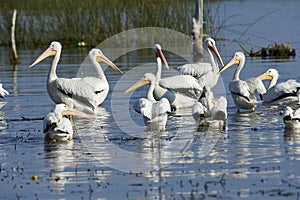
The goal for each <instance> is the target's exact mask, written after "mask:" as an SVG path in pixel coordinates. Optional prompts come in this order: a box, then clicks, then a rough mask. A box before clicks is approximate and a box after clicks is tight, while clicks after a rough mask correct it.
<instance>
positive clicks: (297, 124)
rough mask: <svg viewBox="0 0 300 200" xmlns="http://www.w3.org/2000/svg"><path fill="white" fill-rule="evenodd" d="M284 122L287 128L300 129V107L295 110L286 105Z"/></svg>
mask: <svg viewBox="0 0 300 200" xmlns="http://www.w3.org/2000/svg"><path fill="white" fill-rule="evenodd" d="M283 122H284V123H285V128H286V129H300V108H297V109H296V110H295V111H294V110H293V109H292V108H291V107H289V106H286V108H285V112H284V117H283Z"/></svg>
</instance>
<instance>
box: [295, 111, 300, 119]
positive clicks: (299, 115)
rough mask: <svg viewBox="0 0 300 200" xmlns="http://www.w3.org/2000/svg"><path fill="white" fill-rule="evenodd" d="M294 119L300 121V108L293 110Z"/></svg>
mask: <svg viewBox="0 0 300 200" xmlns="http://www.w3.org/2000/svg"><path fill="white" fill-rule="evenodd" d="M294 117H295V118H298V119H300V108H298V109H296V110H295V112H294Z"/></svg>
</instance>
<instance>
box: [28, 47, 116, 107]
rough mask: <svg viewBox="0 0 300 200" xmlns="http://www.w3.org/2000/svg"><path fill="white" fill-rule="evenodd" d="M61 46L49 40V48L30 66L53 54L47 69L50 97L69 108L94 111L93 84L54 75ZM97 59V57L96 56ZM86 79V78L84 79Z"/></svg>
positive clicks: (96, 98) (96, 101)
mask: <svg viewBox="0 0 300 200" xmlns="http://www.w3.org/2000/svg"><path fill="white" fill-rule="evenodd" d="M61 49H62V46H61V44H60V43H59V42H56V41H54V42H51V44H50V46H49V48H48V49H47V50H45V51H44V52H43V53H42V54H41V55H40V56H39V57H38V58H37V59H36V60H35V61H34V62H33V63H32V64H31V65H30V66H29V68H31V67H33V66H34V65H36V64H37V63H39V62H41V61H42V60H44V59H45V58H47V57H49V56H54V59H53V62H52V65H51V67H50V69H49V73H48V80H47V91H48V94H49V96H50V97H51V99H52V100H53V101H54V102H55V103H56V104H59V103H65V104H66V105H68V106H69V107H71V108H76V109H78V110H80V111H83V112H87V113H94V110H95V108H96V107H97V106H98V105H97V104H98V102H99V99H98V97H97V91H95V86H94V87H93V86H91V85H90V84H87V81H82V79H78V78H74V79H68V78H58V77H57V75H56V67H57V63H58V61H59V59H60V55H61ZM97 59H99V58H97ZM102 60H103V61H104V62H107V64H109V65H110V66H111V67H112V68H115V66H114V65H113V64H111V62H108V60H107V59H106V58H102ZM85 80H86V79H85Z"/></svg>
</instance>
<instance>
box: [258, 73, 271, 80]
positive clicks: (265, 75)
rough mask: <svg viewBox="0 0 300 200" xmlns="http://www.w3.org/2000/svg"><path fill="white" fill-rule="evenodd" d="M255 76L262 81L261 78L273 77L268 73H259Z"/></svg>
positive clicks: (268, 78) (269, 78)
mask: <svg viewBox="0 0 300 200" xmlns="http://www.w3.org/2000/svg"><path fill="white" fill-rule="evenodd" d="M257 78H258V79H260V80H262V81H263V80H270V81H271V80H272V79H273V77H272V76H270V75H269V74H268V73H263V74H261V75H259V76H258V77H257Z"/></svg>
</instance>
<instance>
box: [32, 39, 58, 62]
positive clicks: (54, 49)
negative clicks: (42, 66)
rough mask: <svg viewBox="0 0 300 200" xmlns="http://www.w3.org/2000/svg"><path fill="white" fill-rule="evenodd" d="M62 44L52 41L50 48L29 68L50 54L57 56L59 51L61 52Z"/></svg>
mask: <svg viewBox="0 0 300 200" xmlns="http://www.w3.org/2000/svg"><path fill="white" fill-rule="evenodd" d="M61 49H62V46H61V44H60V43H59V42H56V41H53V42H51V44H50V46H49V47H48V49H46V50H45V51H44V52H43V53H42V54H41V55H40V56H39V57H38V58H37V59H36V60H35V61H34V62H33V63H32V64H31V65H30V66H29V68H31V67H33V66H34V65H36V64H38V63H39V62H41V61H42V60H44V59H46V58H48V57H49V56H55V55H56V54H57V52H61Z"/></svg>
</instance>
